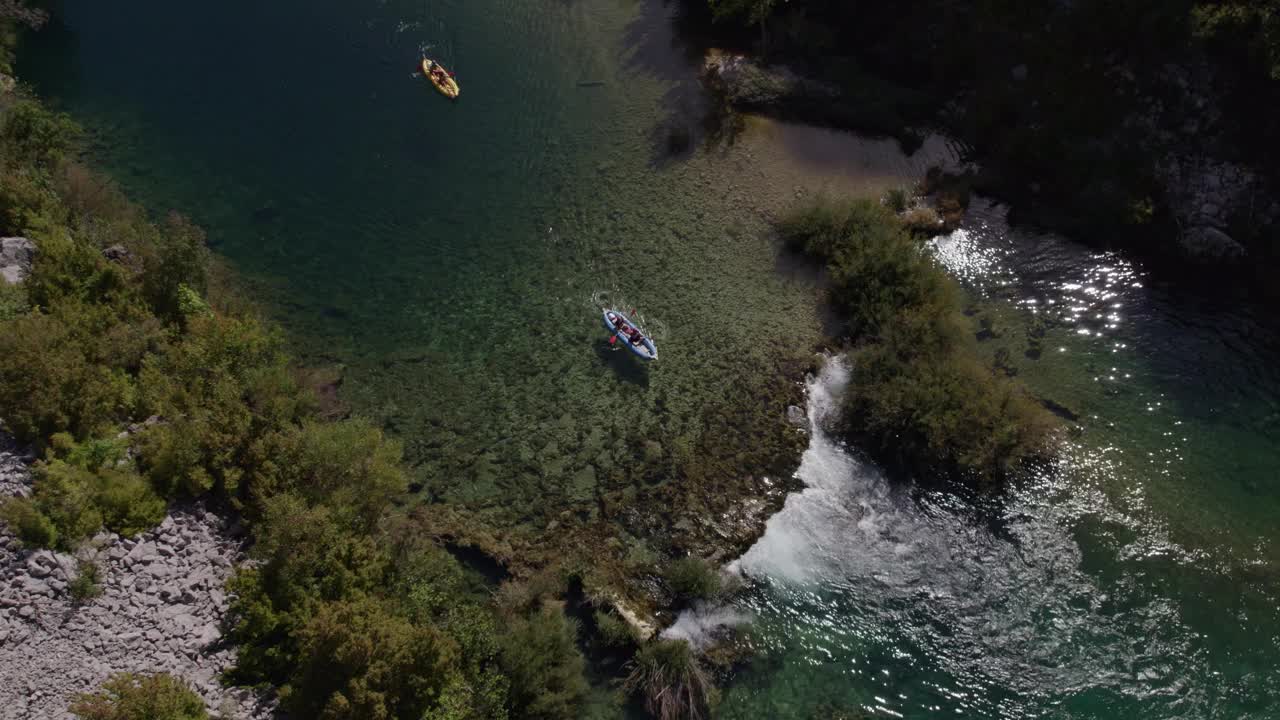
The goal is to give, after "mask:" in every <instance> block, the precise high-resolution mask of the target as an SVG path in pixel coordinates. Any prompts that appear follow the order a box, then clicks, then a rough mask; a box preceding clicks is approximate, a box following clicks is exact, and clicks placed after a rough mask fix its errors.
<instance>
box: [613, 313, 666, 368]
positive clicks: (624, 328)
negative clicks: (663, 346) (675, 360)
mask: <svg viewBox="0 0 1280 720" xmlns="http://www.w3.org/2000/svg"><path fill="white" fill-rule="evenodd" d="M604 329H605V330H608V331H609V332H610V333H616V334H617V335H618V340H617V342H618V344H620V345H626V346H627V349H628V350H630V351H631V352H633V353H635V354H636V355H638V356H640V357H641V358H644V359H645V360H657V359H658V348H657V346H655V345H654V344H653V340H651V339H649V336H648V335H645V334H644V331H642V330H641V329H640V327H639V326H638V325H636V324H635V323H633V322H631V321H630V320H628V319H627V316H626V314H625V313H623V312H621V311H618V310H605V311H604ZM632 330H634V331H635V335H632V334H631V331H632Z"/></svg>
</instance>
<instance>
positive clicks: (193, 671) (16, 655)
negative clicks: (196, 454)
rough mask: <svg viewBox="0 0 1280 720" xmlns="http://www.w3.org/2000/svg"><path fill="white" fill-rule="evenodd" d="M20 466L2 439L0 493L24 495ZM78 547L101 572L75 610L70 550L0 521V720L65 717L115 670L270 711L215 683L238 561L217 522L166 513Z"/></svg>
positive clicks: (200, 512) (228, 704)
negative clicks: (27, 542)
mask: <svg viewBox="0 0 1280 720" xmlns="http://www.w3.org/2000/svg"><path fill="white" fill-rule="evenodd" d="M28 462H30V458H29V457H28V456H26V455H25V454H23V453H22V452H20V451H19V449H17V448H16V447H15V445H14V443H13V442H12V439H11V438H8V437H6V436H3V435H0V498H2V497H7V496H12V495H17V494H28V493H29V492H30V486H31V477H30V473H29V471H28V468H27V464H28ZM78 554H79V556H80V558H81V559H87V560H90V561H93V562H97V563H98V564H99V566H100V567H101V570H102V573H101V586H102V588H101V589H102V595H101V596H100V597H98V598H95V599H93V600H91V601H89V602H87V603H84V604H80V605H77V604H75V603H74V602H73V601H72V599H71V598H70V597H69V594H68V593H67V592H66V581H67V580H69V579H70V578H71V577H74V575H75V568H76V562H77V557H73V556H71V555H63V554H57V553H52V552H49V551H45V550H40V551H35V552H31V551H28V550H25V549H23V547H22V545H21V543H18V542H17V541H16V539H15V538H13V537H12V536H10V535H8V534H7V530H6V529H5V528H3V527H2V526H0V678H4V682H0V718H8V717H33V718H34V717H41V718H45V717H48V718H63V717H66V716H67V715H66V708H67V706H68V705H69V704H70V702H71V700H72V698H74V697H75V696H76V695H77V694H79V693H82V692H86V691H90V690H92V689H94V688H96V687H97V686H98V685H100V684H101V683H102V681H103V680H105V679H106V678H107V677H109V676H110V675H112V674H114V673H118V672H170V673H172V674H174V675H176V676H178V677H180V678H182V679H184V680H186V681H187V682H188V683H190V684H191V685H192V686H193V687H194V689H195V690H196V692H197V693H199V694H200V695H201V697H202V698H203V699H204V701H205V704H206V705H207V706H208V707H210V708H215V709H220V710H223V711H225V712H224V716H225V717H236V718H241V719H242V720H259V719H265V718H267V717H271V714H272V711H273V707H272V701H271V700H270V699H269V698H266V697H265V696H263V695H262V694H261V693H258V692H255V691H250V690H245V689H242V688H225V687H222V685H221V684H220V683H219V682H218V680H217V678H218V677H219V676H220V675H221V674H222V672H223V671H225V670H226V669H228V668H229V667H231V665H232V664H233V663H234V661H235V649H234V648H231V647H227V646H226V645H225V644H224V643H221V642H220V638H221V631H220V628H221V621H222V617H223V615H224V613H225V612H226V606H227V599H226V593H225V591H224V590H223V585H224V583H225V582H226V580H227V578H228V577H229V576H230V574H231V572H232V570H233V568H234V566H235V564H236V563H237V562H239V561H240V560H241V559H242V551H241V543H240V542H239V541H236V540H233V539H231V538H230V537H228V535H227V534H226V532H225V529H224V523H223V521H222V519H221V518H219V517H218V516H217V515H216V514H214V513H212V512H209V511H208V510H206V509H205V508H203V507H200V506H198V505H197V506H194V507H190V508H186V509H177V510H173V511H171V512H170V514H169V516H168V517H166V519H165V521H164V523H163V525H162V527H159V528H156V529H155V530H152V531H150V532H147V533H143V534H142V535H141V536H139V537H138V538H137V539H136V540H135V539H129V538H121V537H119V536H117V535H114V534H110V533H102V534H100V535H98V536H96V537H95V538H93V540H92V541H91V542H90V543H89V544H88V545H87V546H86V547H85V548H82V549H81V550H80V551H79V553H78Z"/></svg>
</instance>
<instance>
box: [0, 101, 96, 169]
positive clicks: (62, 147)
mask: <svg viewBox="0 0 1280 720" xmlns="http://www.w3.org/2000/svg"><path fill="white" fill-rule="evenodd" d="M80 135H81V130H80V127H79V126H78V125H76V124H75V123H74V122H73V121H72V120H71V117H70V116H69V115H67V114H66V113H58V112H51V111H49V110H46V109H45V108H44V106H42V105H40V103H38V102H36V101H34V100H20V101H18V102H17V103H16V104H14V105H12V106H11V107H9V108H8V109H6V110H5V112H4V115H3V124H2V125H0V152H3V154H4V156H5V159H6V160H8V161H10V162H16V163H22V164H26V165H28V166H33V167H36V168H39V169H44V170H47V169H51V168H52V167H53V166H54V165H56V164H57V163H58V162H60V161H62V159H63V158H65V157H66V155H67V153H68V152H70V151H71V149H72V148H73V147H74V146H75V143H76V140H77V139H78V138H79V137H80Z"/></svg>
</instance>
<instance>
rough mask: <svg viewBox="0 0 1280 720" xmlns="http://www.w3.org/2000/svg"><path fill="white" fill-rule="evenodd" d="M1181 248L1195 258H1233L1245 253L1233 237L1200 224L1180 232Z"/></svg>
mask: <svg viewBox="0 0 1280 720" xmlns="http://www.w3.org/2000/svg"><path fill="white" fill-rule="evenodd" d="M1181 243H1182V248H1183V249H1184V250H1186V252H1187V254H1189V255H1191V256H1192V257H1195V258H1202V259H1207V260H1235V259H1239V258H1241V257H1243V256H1244V255H1245V248H1244V246H1243V245H1241V244H1240V243H1239V242H1237V241H1236V239H1235V238H1233V237H1231V236H1230V235H1228V234H1226V233H1225V232H1223V231H1221V230H1219V229H1218V228H1215V227H1208V226H1205V225H1200V226H1197V227H1193V228H1190V229H1188V230H1187V231H1186V232H1184V233H1182V238H1181Z"/></svg>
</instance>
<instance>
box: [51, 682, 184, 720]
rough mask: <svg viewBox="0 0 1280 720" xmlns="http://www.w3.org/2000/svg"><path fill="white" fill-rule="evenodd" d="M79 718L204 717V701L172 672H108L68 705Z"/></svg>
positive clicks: (149, 719)
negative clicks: (97, 685)
mask: <svg viewBox="0 0 1280 720" xmlns="http://www.w3.org/2000/svg"><path fill="white" fill-rule="evenodd" d="M71 713H72V714H73V715H75V716H76V717H78V718H80V720H206V719H207V718H208V717H209V714H208V713H207V712H205V709H204V701H203V700H201V699H200V696H199V695H197V694H195V693H194V692H192V690H191V688H189V687H187V686H186V685H184V684H183V683H182V681H181V680H178V679H177V678H175V677H173V676H172V675H164V674H160V675H134V674H131V673H121V674H119V675H115V676H112V677H111V678H109V679H108V680H107V681H106V682H105V683H103V684H102V687H101V688H100V689H99V690H98V691H97V692H94V693H86V694H85V695H82V696H81V697H80V698H79V699H78V700H76V702H75V703H74V704H72V706H71Z"/></svg>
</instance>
